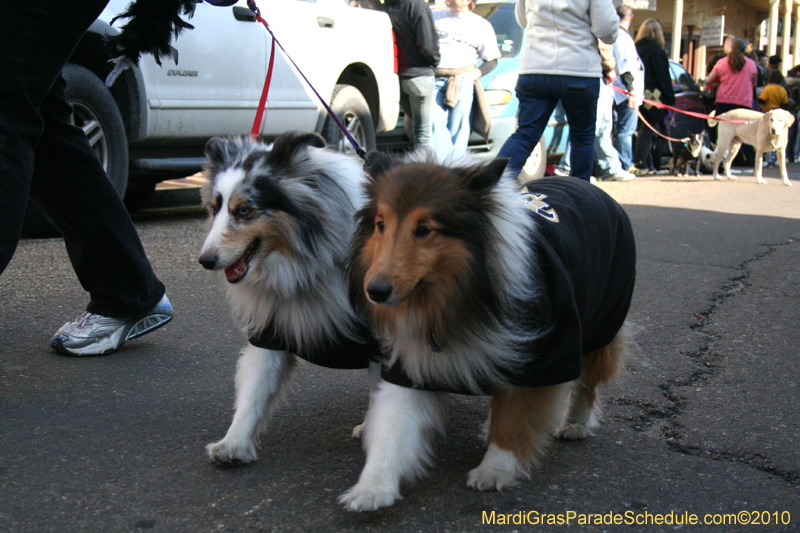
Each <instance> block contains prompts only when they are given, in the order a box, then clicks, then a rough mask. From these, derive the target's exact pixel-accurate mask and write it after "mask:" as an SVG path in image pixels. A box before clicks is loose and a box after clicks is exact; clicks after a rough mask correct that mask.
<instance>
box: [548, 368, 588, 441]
mask: <svg viewBox="0 0 800 533" xmlns="http://www.w3.org/2000/svg"><path fill="white" fill-rule="evenodd" d="M594 400H595V397H594V391H591V393H590V391H588V390H587V389H586V387H585V386H584V385H583V384H582V383H581V382H580V381H578V382H573V385H572V402H571V403H570V408H569V415H567V419H566V420H565V421H564V424H563V425H562V426H561V427H560V428H559V429H558V431H556V433H555V436H556V438H558V439H564V440H580V439H585V438H586V437H588V436H589V435H591V434H592V429H593V428H595V427H597V411H598V404H597V403H596V402H595V401H594Z"/></svg>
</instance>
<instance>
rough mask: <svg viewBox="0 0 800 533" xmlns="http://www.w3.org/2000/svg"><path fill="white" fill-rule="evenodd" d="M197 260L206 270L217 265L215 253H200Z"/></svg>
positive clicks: (212, 268)
mask: <svg viewBox="0 0 800 533" xmlns="http://www.w3.org/2000/svg"><path fill="white" fill-rule="evenodd" d="M197 261H198V262H199V263H200V264H201V265H203V266H204V267H205V268H207V269H208V270H214V267H215V266H217V255H216V254H212V253H205V254H203V255H201V256H200V259H198V260H197Z"/></svg>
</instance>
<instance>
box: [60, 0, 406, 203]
mask: <svg viewBox="0 0 800 533" xmlns="http://www.w3.org/2000/svg"><path fill="white" fill-rule="evenodd" d="M129 1H130V0H111V1H110V2H109V4H108V6H107V7H106V9H105V11H103V13H102V14H101V15H100V17H98V19H97V20H96V21H95V23H94V24H92V26H91V28H90V29H89V31H88V32H87V33H86V34H85V35H84V37H83V39H82V40H81V42H80V44H79V45H78V47H77V49H76V50H75V52H74V54H73V55H72V57H71V58H70V60H69V63H68V64H67V66H66V68H65V69H64V76H65V77H66V79H67V99H68V100H69V101H70V103H71V104H72V105H73V109H74V111H75V112H74V119H75V122H76V124H79V125H80V126H81V127H83V128H84V130H85V131H86V133H87V136H88V137H89V140H90V142H91V143H92V146H93V147H94V149H95V152H96V153H97V154H98V155H99V156H100V158H101V160H102V161H103V164H104V165H105V167H106V169H107V172H108V175H109V178H110V179H111V181H112V182H113V183H114V185H115V187H116V188H117V190H118V191H119V192H120V194H123V193H124V192H125V191H126V190H127V197H126V199H127V201H128V202H129V205H134V206H135V205H137V204H139V205H140V204H141V201H142V200H143V199H144V198H146V197H148V196H149V194H150V193H152V191H153V189H154V188H155V184H156V183H157V182H158V181H161V180H163V179H166V178H169V177H175V176H176V175H181V174H182V175H184V176H185V175H187V174H191V173H194V172H196V171H197V170H199V168H200V165H201V164H202V162H203V159H202V155H203V152H202V151H203V147H204V146H205V143H206V141H207V140H208V139H209V138H210V137H212V136H216V135H245V134H249V133H250V130H251V128H252V125H253V120H254V118H255V114H256V109H257V106H258V101H259V98H260V96H261V91H262V88H263V85H264V79H265V77H266V73H267V64H268V61H269V55H270V49H271V44H272V41H271V37H270V35H269V33H268V32H267V31H266V30H265V29H264V27H263V26H262V25H261V24H260V23H259V22H257V21H256V19H255V16H254V15H253V13H252V12H251V11H250V10H249V9H248V8H247V3H246V1H245V0H240V1H239V2H237V3H236V4H235V5H233V6H230V7H215V6H213V5H210V4H208V3H205V2H198V4H197V7H196V11H195V14H194V16H193V17H192V18H191V19H190V20H189V22H190V23H191V24H192V25H193V26H194V27H195V29H194V30H190V31H185V32H183V33H182V34H181V35H180V37H179V38H178V39H177V40H176V41H175V42H173V45H174V47H175V48H176V49H177V50H178V53H179V60H178V64H177V65H175V64H174V63H173V62H172V61H171V60H166V61H163V62H162V63H163V64H162V66H158V65H157V64H156V63H155V61H154V59H153V58H152V57H151V56H149V55H148V56H144V57H143V58H142V60H141V61H140V64H139V67H138V68H133V69H128V70H126V71H124V72H123V74H122V76H120V77H119V78H118V79H117V81H116V83H114V84H113V86H112V87H111V88H110V89H108V88H106V87H105V85H104V82H103V80H105V78H106V76H107V75H108V73H109V72H110V71H111V69H112V67H113V64H111V63H109V59H110V58H109V57H108V54H107V53H106V50H105V48H104V46H103V37H104V36H105V35H107V34H115V33H118V32H119V26H121V25H122V24H124V22H125V19H121V20H119V21H117V22H116V23H115V25H114V26H111V25H110V24H109V22H110V21H111V19H112V18H113V17H114V16H115V15H117V14H119V13H120V12H122V11H123V10H124V9H125V7H126V5H127V4H128V3H129ZM258 7H259V9H260V10H261V15H262V17H263V18H264V19H265V20H266V21H267V22H268V23H269V25H270V28H271V29H272V30H273V32H274V33H275V36H276V37H277V39H278V41H279V42H280V43H281V44H282V45H283V47H284V48H285V50H286V52H287V53H288V54H289V55H290V56H291V57H292V59H294V61H295V63H296V64H297V66H298V67H299V68H300V69H301V70H302V71H303V73H304V74H305V75H306V77H308V79H309V80H310V82H311V83H312V84H313V86H314V87H315V88H316V90H317V91H318V92H319V93H320V95H322V96H323V98H326V99H327V101H328V103H329V104H330V105H331V107H332V108H333V110H334V111H335V112H336V114H337V115H338V116H339V117H340V118H341V119H342V120H343V122H344V123H345V124H346V126H347V128H348V130H349V131H350V132H351V133H353V135H354V137H355V139H356V140H357V141H358V142H359V144H361V145H362V146H363V147H364V148H365V149H367V150H370V149H374V148H375V135H376V133H380V132H382V131H387V130H392V129H393V128H395V126H396V125H397V119H398V111H399V98H400V95H399V86H398V81H397V75H396V74H395V73H394V49H393V39H392V27H391V22H390V21H389V17H388V16H387V15H386V14H385V13H381V12H378V11H372V10H368V9H361V8H357V7H351V6H350V5H349V3H348V2H347V0H259V1H258ZM296 129H299V130H308V131H315V132H318V133H320V134H322V135H323V136H325V138H326V140H327V141H328V144H329V145H332V146H334V147H338V148H339V149H340V150H347V149H348V148H351V147H350V145H349V143H348V142H347V141H344V142H342V138H343V135H342V134H341V133H340V131H339V129H338V128H337V127H336V125H335V123H334V122H333V121H332V120H331V119H330V118H329V117H328V116H327V114H326V111H325V109H324V107H323V106H322V104H321V103H320V102H319V101H318V99H317V97H316V96H315V95H314V94H313V92H312V91H311V89H310V88H309V87H308V85H307V84H306V82H305V81H303V79H302V78H301V76H300V75H299V74H298V72H297V70H296V69H295V68H294V67H293V66H292V65H291V63H290V62H289V61H288V60H287V58H286V57H285V56H284V54H283V53H282V52H281V51H280V49H278V51H277V53H276V56H275V65H274V72H273V76H272V83H271V87H270V90H269V99H268V101H267V105H266V111H265V114H264V120H263V123H262V126H261V135H262V136H264V137H265V138H267V139H269V138H272V137H275V136H277V135H279V134H281V133H283V132H285V131H288V130H296Z"/></svg>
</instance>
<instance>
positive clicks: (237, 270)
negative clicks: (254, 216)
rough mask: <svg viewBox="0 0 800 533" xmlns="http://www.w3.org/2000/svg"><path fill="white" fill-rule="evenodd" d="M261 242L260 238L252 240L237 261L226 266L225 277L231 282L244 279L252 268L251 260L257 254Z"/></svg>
mask: <svg viewBox="0 0 800 533" xmlns="http://www.w3.org/2000/svg"><path fill="white" fill-rule="evenodd" d="M259 243H260V241H259V240H258V239H256V240H254V241H253V242H251V243H250V245H249V246H248V247H247V249H246V250H245V251H244V253H243V254H242V256H241V257H240V258H239V259H237V260H236V262H235V263H233V264H232V265H230V266H228V267H225V279H227V280H228V282H229V283H239V282H240V281H242V280H243V279H244V277H245V276H246V275H247V271H248V270H249V268H250V260H251V259H253V257H254V256H255V255H256V250H258V245H259Z"/></svg>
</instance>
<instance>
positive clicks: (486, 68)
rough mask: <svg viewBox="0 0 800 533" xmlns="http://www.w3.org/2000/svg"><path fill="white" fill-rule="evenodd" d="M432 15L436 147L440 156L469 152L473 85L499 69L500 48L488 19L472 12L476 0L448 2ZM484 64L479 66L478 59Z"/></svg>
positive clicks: (434, 135) (452, 0)
mask: <svg viewBox="0 0 800 533" xmlns="http://www.w3.org/2000/svg"><path fill="white" fill-rule="evenodd" d="M445 5H446V6H447V8H448V9H438V10H436V11H434V12H433V22H434V24H435V26H436V33H437V34H438V35H439V54H440V56H441V57H440V59H439V66H438V67H437V69H436V86H435V89H434V92H435V95H436V104H437V105H436V106H434V109H433V118H432V122H433V146H434V149H435V150H436V152H437V154H439V155H440V157H446V156H448V155H452V156H460V155H463V154H465V153H466V152H467V143H468V142H469V134H470V114H471V111H472V101H473V96H474V82H475V81H476V80H477V79H478V78H480V77H481V76H483V75H484V74H486V73H488V72H490V71H491V70H492V69H494V68H495V67H496V66H497V59H498V58H499V57H500V49H499V48H498V46H497V36H496V35H495V33H494V28H492V25H491V24H490V23H489V21H488V20H486V19H484V18H483V17H481V16H480V15H476V14H475V13H473V12H472V10H473V9H475V4H474V2H473V0H446V1H445ZM479 59H480V60H481V61H482V63H481V64H480V66H477V63H478V60H479Z"/></svg>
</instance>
